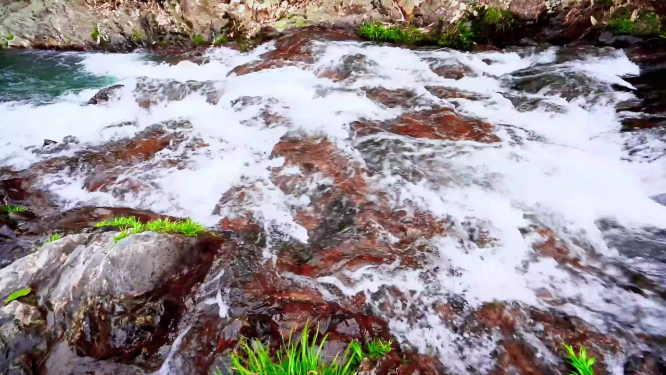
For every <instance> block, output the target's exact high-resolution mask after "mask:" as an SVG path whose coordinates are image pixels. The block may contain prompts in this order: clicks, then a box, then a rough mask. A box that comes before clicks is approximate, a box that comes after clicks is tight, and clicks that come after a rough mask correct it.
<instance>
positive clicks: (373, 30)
mask: <svg viewBox="0 0 666 375" xmlns="http://www.w3.org/2000/svg"><path fill="white" fill-rule="evenodd" d="M358 34H359V35H360V36H361V37H363V38H365V39H368V40H372V41H375V42H392V43H400V44H419V43H421V42H423V41H424V40H425V38H426V35H425V34H424V33H423V32H422V31H421V30H419V29H418V28H417V27H414V26H407V27H400V26H384V25H382V24H381V23H380V22H373V23H366V24H364V25H361V27H360V28H359V30H358Z"/></svg>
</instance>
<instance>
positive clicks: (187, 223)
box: [95, 216, 206, 242]
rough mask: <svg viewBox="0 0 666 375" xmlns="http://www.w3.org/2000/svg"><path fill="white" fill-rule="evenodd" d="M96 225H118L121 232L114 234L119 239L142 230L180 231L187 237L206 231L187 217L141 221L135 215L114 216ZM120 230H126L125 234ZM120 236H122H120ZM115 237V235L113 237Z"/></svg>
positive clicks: (157, 231) (158, 231) (156, 231)
mask: <svg viewBox="0 0 666 375" xmlns="http://www.w3.org/2000/svg"><path fill="white" fill-rule="evenodd" d="M95 226H96V227H98V228H100V227H119V228H120V229H121V234H120V235H118V236H116V237H119V239H118V240H117V241H116V242H118V241H119V240H121V239H123V238H125V237H127V236H129V234H130V233H141V232H144V231H151V232H155V233H180V234H182V235H184V236H188V237H196V236H198V235H199V234H201V233H203V232H205V231H206V228H205V227H204V226H203V225H201V224H199V223H196V222H194V221H193V220H192V219H190V218H188V219H186V220H184V221H183V220H177V221H171V220H169V219H158V220H153V221H149V222H147V223H145V224H144V223H142V222H140V221H139V220H137V219H136V217H134V216H131V217H115V218H113V219H107V220H103V221H100V222H99V223H97V224H95ZM122 232H127V233H126V234H124V233H122ZM120 236H122V237H120ZM114 239H115V237H114Z"/></svg>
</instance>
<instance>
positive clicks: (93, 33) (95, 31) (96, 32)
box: [90, 26, 99, 42]
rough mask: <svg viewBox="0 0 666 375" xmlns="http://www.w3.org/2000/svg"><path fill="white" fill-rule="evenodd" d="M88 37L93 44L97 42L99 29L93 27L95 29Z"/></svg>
mask: <svg viewBox="0 0 666 375" xmlns="http://www.w3.org/2000/svg"><path fill="white" fill-rule="evenodd" d="M90 37H91V38H92V40H94V41H95V42H99V28H98V27H97V26H95V28H94V29H93V32H92V34H90Z"/></svg>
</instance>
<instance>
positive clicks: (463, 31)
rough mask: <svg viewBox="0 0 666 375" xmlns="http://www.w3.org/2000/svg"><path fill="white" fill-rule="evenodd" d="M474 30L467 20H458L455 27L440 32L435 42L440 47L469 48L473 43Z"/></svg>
mask: <svg viewBox="0 0 666 375" xmlns="http://www.w3.org/2000/svg"><path fill="white" fill-rule="evenodd" d="M474 37H475V34H474V31H473V30H472V29H471V28H470V26H469V25H468V23H467V22H465V21H460V22H459V23H458V24H457V25H456V27H454V28H452V29H450V30H449V31H447V32H446V33H444V34H442V35H441V37H440V38H439V40H438V42H437V44H439V45H440V46H442V47H449V48H455V49H462V50H469V49H471V48H472V46H473V45H474Z"/></svg>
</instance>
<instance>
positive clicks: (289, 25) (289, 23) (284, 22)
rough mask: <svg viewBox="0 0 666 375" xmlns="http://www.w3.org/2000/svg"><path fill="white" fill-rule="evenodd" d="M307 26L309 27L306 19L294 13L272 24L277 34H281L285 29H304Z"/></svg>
mask: <svg viewBox="0 0 666 375" xmlns="http://www.w3.org/2000/svg"><path fill="white" fill-rule="evenodd" d="M308 25H310V23H309V22H308V20H307V18H305V17H304V16H300V15H297V14H294V13H292V14H290V15H288V16H287V17H284V18H282V19H279V20H277V21H275V22H274V23H273V27H275V29H276V30H277V31H279V32H282V31H284V30H285V29H293V28H300V27H306V26H308Z"/></svg>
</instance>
